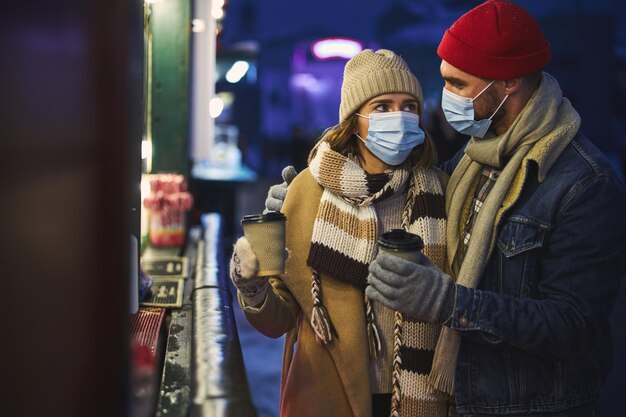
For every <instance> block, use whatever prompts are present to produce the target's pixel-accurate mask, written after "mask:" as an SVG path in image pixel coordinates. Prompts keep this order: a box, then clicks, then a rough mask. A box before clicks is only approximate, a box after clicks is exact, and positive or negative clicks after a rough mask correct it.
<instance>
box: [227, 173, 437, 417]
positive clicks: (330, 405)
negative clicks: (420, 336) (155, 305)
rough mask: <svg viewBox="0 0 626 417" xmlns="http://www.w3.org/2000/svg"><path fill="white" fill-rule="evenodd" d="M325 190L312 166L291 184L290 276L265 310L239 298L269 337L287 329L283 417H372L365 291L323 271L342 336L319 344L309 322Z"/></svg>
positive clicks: (326, 298) (277, 281)
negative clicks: (316, 226) (313, 252)
mask: <svg viewBox="0 0 626 417" xmlns="http://www.w3.org/2000/svg"><path fill="white" fill-rule="evenodd" d="M441 174H442V175H445V174H443V173H441ZM445 180H447V178H446V179H443V178H442V181H445ZM445 182H447V181H445ZM322 192H323V188H322V187H321V186H320V185H319V184H318V183H317V182H316V181H315V179H314V178H313V177H312V175H311V173H310V172H309V170H308V169H305V170H303V171H302V172H301V173H300V174H299V175H298V176H297V177H296V178H295V179H294V180H293V182H292V183H291V184H290V185H289V190H288V192H287V197H286V199H285V202H284V205H283V209H282V212H283V213H284V214H285V216H286V217H287V232H286V246H287V249H288V250H289V252H290V254H289V258H288V259H287V261H286V266H285V274H284V275H283V276H282V277H280V278H271V279H270V282H271V284H272V286H271V289H272V291H268V296H267V297H266V300H265V302H264V303H263V305H262V306H261V307H260V308H259V309H258V310H254V309H250V308H245V307H243V305H244V304H243V303H242V301H241V298H239V303H240V305H242V308H243V311H244V313H245V315H246V317H247V319H248V321H249V322H250V323H251V324H252V325H253V326H254V327H255V328H256V329H257V330H259V331H260V332H261V333H263V334H264V335H266V336H269V337H275V338H277V337H280V336H282V335H283V334H286V336H285V345H284V351H283V365H282V381H281V396H280V397H281V398H280V416H281V417H334V416H337V417H351V416H354V417H371V415H372V405H371V395H372V394H371V388H370V381H369V352H368V344H367V330H366V319H365V306H364V302H363V293H362V292H361V291H360V290H359V289H357V288H356V287H354V286H352V285H349V284H346V283H343V282H340V281H338V280H336V279H332V278H330V277H328V276H326V275H324V274H321V275H320V278H321V283H322V284H321V288H322V300H323V304H324V306H325V307H326V309H327V310H328V314H329V316H330V319H331V320H332V322H333V324H334V326H335V328H336V330H337V333H338V335H339V337H338V338H333V340H332V342H331V343H329V344H327V345H320V344H318V343H317V342H316V340H315V333H314V332H313V329H312V328H311V324H310V321H311V311H312V309H313V302H312V297H311V271H310V269H309V267H308V266H307V264H306V259H307V257H308V254H309V248H310V245H311V235H312V233H313V223H314V221H315V216H316V215H317V211H318V207H319V204H320V199H321V197H322Z"/></svg>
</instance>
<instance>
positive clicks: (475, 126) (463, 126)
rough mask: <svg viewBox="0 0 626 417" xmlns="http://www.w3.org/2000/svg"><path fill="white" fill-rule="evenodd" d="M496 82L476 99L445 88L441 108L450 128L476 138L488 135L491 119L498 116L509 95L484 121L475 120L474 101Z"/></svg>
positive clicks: (484, 89)
mask: <svg viewBox="0 0 626 417" xmlns="http://www.w3.org/2000/svg"><path fill="white" fill-rule="evenodd" d="M494 81H495V80H494ZM494 81H492V82H490V83H489V84H487V86H486V87H485V88H483V89H482V91H481V92H480V93H478V94H477V95H476V97H474V98H468V97H462V96H459V95H457V94H454V93H453V92H450V91H448V90H446V88H445V87H444V88H443V93H442V95H441V108H442V109H443V113H444V114H445V116H446V120H447V121H448V123H450V126H452V127H453V128H454V130H456V131H457V132H459V133H463V134H464V135H470V136H473V137H476V138H482V137H484V136H485V134H487V130H488V129H489V126H491V119H492V118H493V116H495V115H496V113H497V112H498V110H500V107H502V105H503V104H504V102H505V101H506V99H507V98H509V95H508V94H507V95H506V96H505V97H504V99H503V100H502V102H500V105H499V106H498V108H497V109H496V111H494V112H493V114H492V115H491V117H489V118H488V119H483V120H474V100H476V99H477V98H478V97H480V95H481V94H482V93H484V92H485V91H486V90H487V89H488V88H489V87H490V86H491V84H493V83H494Z"/></svg>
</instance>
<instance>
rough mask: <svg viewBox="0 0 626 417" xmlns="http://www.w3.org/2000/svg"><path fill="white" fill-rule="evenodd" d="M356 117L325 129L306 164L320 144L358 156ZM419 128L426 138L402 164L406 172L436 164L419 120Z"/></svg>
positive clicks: (429, 139)
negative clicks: (323, 143)
mask: <svg viewBox="0 0 626 417" xmlns="http://www.w3.org/2000/svg"><path fill="white" fill-rule="evenodd" d="M420 113H421V112H420ZM357 117H358V116H357V115H356V114H355V113H352V114H351V115H350V116H348V117H347V118H346V119H345V120H344V121H343V122H342V123H339V124H337V125H335V126H331V127H329V128H328V129H326V130H325V131H324V132H323V133H322V136H320V139H319V140H318V142H317V144H316V145H315V146H314V147H313V149H312V150H311V152H310V153H309V158H308V162H309V163H310V162H311V160H312V159H313V157H315V154H316V153H317V147H318V145H319V144H320V143H322V142H328V144H329V145H330V148H331V149H332V150H333V151H335V152H339V153H340V154H342V155H345V156H348V155H354V156H358V155H359V147H358V146H357V142H356V141H358V140H360V139H359V138H358V137H357V136H356V134H355V133H354V132H356V123H357ZM420 119H421V115H420ZM420 128H421V129H422V130H423V131H424V133H425V136H426V137H425V138H424V143H423V144H421V145H420V146H416V147H415V148H413V151H412V152H411V153H410V154H409V156H408V158H407V159H406V161H404V163H402V165H401V166H402V167H403V168H406V169H408V170H413V169H415V168H419V167H426V168H430V167H432V166H434V165H435V164H436V163H437V152H436V150H435V144H434V143H433V141H432V139H431V137H430V134H429V133H428V131H427V130H426V129H424V127H423V126H422V122H421V120H420Z"/></svg>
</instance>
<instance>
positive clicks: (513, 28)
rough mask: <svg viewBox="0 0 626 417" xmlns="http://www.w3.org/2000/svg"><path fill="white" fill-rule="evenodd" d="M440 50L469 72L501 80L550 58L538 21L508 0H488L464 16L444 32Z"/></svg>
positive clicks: (542, 64)
mask: <svg viewBox="0 0 626 417" xmlns="http://www.w3.org/2000/svg"><path fill="white" fill-rule="evenodd" d="M437 54H438V55H439V57H440V58H441V59H443V60H444V61H446V62H448V63H449V64H451V65H453V66H455V67H457V68H458V69H460V70H462V71H464V72H467V73H468V74H472V75H474V76H477V77H481V78H487V79H497V80H505V79H509V78H517V77H521V76H524V75H528V74H531V73H533V72H535V71H539V70H541V69H542V68H544V67H545V66H546V65H548V63H549V62H550V46H549V45H548V42H547V41H546V40H545V38H544V37H543V33H542V32H541V28H540V27H539V24H538V23H537V21H536V20H535V19H534V18H533V17H532V16H531V15H530V14H529V13H528V12H527V11H526V10H525V9H524V8H522V7H520V6H518V5H517V4H514V3H511V2H510V1H504V0H488V1H486V2H484V3H482V4H480V5H479V6H476V7H475V8H473V9H472V10H470V11H469V12H467V13H465V14H464V15H463V16H461V17H460V18H459V19H458V20H457V21H456V22H454V24H453V25H452V26H451V27H450V29H448V30H447V31H446V33H445V34H444V35H443V39H441V43H440V44H439V48H437Z"/></svg>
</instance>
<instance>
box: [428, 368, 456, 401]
mask: <svg viewBox="0 0 626 417" xmlns="http://www.w3.org/2000/svg"><path fill="white" fill-rule="evenodd" d="M428 384H429V385H430V386H431V388H433V389H435V390H438V391H442V392H445V393H446V394H448V395H453V394H454V376H452V375H450V374H446V373H435V372H431V373H430V375H428Z"/></svg>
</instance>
